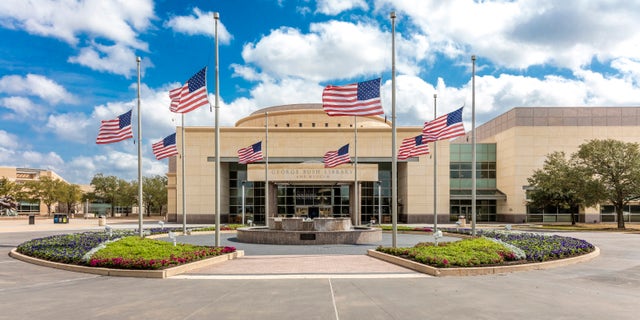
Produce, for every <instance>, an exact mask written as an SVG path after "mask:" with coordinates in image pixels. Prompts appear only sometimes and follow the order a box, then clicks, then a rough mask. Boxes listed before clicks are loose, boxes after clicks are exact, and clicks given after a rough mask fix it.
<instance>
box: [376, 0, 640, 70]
mask: <svg viewBox="0 0 640 320" xmlns="http://www.w3.org/2000/svg"><path fill="white" fill-rule="evenodd" d="M385 9H394V10H397V12H398V23H405V24H409V26H411V25H413V26H415V28H417V30H416V32H419V33H421V34H423V35H425V36H427V37H428V38H429V39H430V40H429V41H430V42H431V46H432V48H433V49H434V50H436V51H437V52H441V53H443V54H445V55H446V56H448V57H450V58H464V59H465V60H466V58H467V57H468V56H469V55H470V52H472V53H475V54H477V55H479V56H482V57H483V58H486V59H488V60H490V61H491V62H492V63H495V64H496V65H498V66H501V67H507V68H514V69H524V68H528V67H530V66H535V65H554V66H557V67H560V68H568V69H571V70H574V71H577V70H579V69H581V68H582V67H583V66H585V65H588V64H590V63H591V61H592V59H593V58H597V59H598V60H600V61H606V60H608V59H615V58H617V57H629V58H638V57H640V52H639V51H638V50H637V49H634V48H635V47H637V44H638V43H639V42H640V34H638V33H637V32H629V30H637V29H639V28H640V4H639V3H637V2H634V1H627V2H622V1H618V2H616V4H615V5H612V4H610V3H608V2H606V1H589V2H580V3H575V2H572V1H553V0H543V1H495V2H494V1H468V0H451V1H422V0H377V1H376V10H377V11H379V12H382V10H385ZM407 18H408V19H407Z"/></svg>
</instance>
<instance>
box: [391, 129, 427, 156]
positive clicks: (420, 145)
mask: <svg viewBox="0 0 640 320" xmlns="http://www.w3.org/2000/svg"><path fill="white" fill-rule="evenodd" d="M427 142H428V141H426V139H424V138H423V137H422V135H417V136H415V137H410V138H406V139H403V140H402V144H401V145H400V149H399V150H398V160H406V159H409V158H411V157H416V156H419V155H423V154H429V145H428V144H427Z"/></svg>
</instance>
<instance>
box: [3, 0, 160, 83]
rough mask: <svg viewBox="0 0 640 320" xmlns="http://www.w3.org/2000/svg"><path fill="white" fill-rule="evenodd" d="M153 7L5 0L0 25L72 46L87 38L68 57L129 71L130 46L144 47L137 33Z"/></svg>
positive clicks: (112, 1) (141, 0) (107, 0)
mask: <svg viewBox="0 0 640 320" xmlns="http://www.w3.org/2000/svg"><path fill="white" fill-rule="evenodd" d="M153 11H154V4H153V0H138V1H122V0H101V1H78V0H68V1H55V0H32V1H22V0H4V1H1V2H0V25H1V26H4V27H6V28H10V29H16V30H24V31H26V32H28V33H30V34H35V35H40V36H44V37H54V38H57V39H60V40H62V41H65V42H67V43H69V44H70V45H72V46H74V47H75V46H77V45H78V44H80V43H81V42H82V41H83V40H84V39H88V41H87V43H88V46H85V47H84V48H82V49H81V50H80V52H79V53H78V55H76V56H73V57H70V58H69V59H68V61H69V62H72V63H78V64H80V65H84V66H86V67H89V68H91V69H94V70H98V71H104V72H111V73H115V74H121V75H124V76H126V77H130V76H131V75H132V73H133V72H134V70H135V69H136V66H135V54H134V50H142V51H147V50H148V44H147V43H146V42H144V41H141V40H140V39H138V35H139V34H140V33H141V32H143V31H145V30H146V29H147V28H149V27H150V26H151V21H152V20H153V19H155V15H154V12H153ZM97 41H100V42H103V43H109V44H110V45H102V44H99V43H98V42H97Z"/></svg>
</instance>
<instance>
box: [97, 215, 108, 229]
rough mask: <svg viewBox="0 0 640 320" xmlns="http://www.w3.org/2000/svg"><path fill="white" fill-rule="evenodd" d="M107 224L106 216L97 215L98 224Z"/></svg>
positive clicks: (102, 225)
mask: <svg viewBox="0 0 640 320" xmlns="http://www.w3.org/2000/svg"><path fill="white" fill-rule="evenodd" d="M106 224H107V217H105V216H100V217H98V226H100V227H104V226H105V225H106Z"/></svg>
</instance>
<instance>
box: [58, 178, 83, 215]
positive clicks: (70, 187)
mask: <svg viewBox="0 0 640 320" xmlns="http://www.w3.org/2000/svg"><path fill="white" fill-rule="evenodd" d="M81 200H82V190H80V186H79V185H77V184H65V185H64V186H63V187H62V190H61V191H60V202H62V203H64V204H65V207H66V211H67V213H72V212H73V211H72V209H73V208H75V206H76V205H77V204H78V203H79V202H80V201H81Z"/></svg>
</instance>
